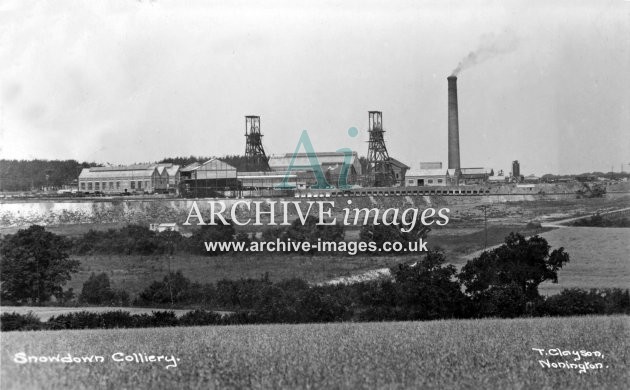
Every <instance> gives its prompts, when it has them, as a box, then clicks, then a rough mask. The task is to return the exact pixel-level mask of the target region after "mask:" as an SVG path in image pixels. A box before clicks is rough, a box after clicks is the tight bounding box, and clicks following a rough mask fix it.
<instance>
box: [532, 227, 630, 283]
mask: <svg viewBox="0 0 630 390" xmlns="http://www.w3.org/2000/svg"><path fill="white" fill-rule="evenodd" d="M542 236H543V237H544V238H545V239H547V241H548V242H549V245H551V246H552V247H553V248H558V247H561V246H563V247H564V248H565V250H566V251H567V252H568V253H569V255H570V256H571V261H569V263H568V264H566V265H565V266H564V267H563V268H562V269H561V270H560V271H559V272H558V275H559V280H558V283H557V284H553V283H544V284H542V285H541V286H540V291H541V293H544V294H553V293H556V292H559V291H560V290H561V289H563V288H573V287H576V288H585V289H590V288H604V287H617V288H628V287H629V286H630V256H629V255H628V254H629V253H630V229H628V228H596V227H571V228H563V229H556V230H553V231H550V232H547V233H544V234H542Z"/></svg>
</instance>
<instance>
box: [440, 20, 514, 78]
mask: <svg viewBox="0 0 630 390" xmlns="http://www.w3.org/2000/svg"><path fill="white" fill-rule="evenodd" d="M480 41H481V42H480V44H479V47H478V48H477V49H476V50H475V51H471V52H470V53H468V55H467V56H466V57H464V58H463V59H462V60H461V61H460V62H459V64H458V65H457V67H456V68H455V69H454V70H453V73H451V76H457V75H458V74H459V73H460V72H461V71H462V70H464V69H467V68H470V67H472V66H474V65H477V64H480V63H482V62H484V61H486V60H488V59H490V58H493V57H497V56H500V55H501V54H505V53H509V52H511V51H513V50H515V49H516V47H517V46H518V39H517V37H516V35H515V34H514V32H513V31H511V30H508V31H505V32H503V33H501V34H499V35H496V34H492V33H491V34H484V35H483V36H482V37H481V39H480Z"/></svg>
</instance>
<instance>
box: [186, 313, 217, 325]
mask: <svg viewBox="0 0 630 390" xmlns="http://www.w3.org/2000/svg"><path fill="white" fill-rule="evenodd" d="M220 323H221V315H220V314H217V313H214V312H211V311H206V310H195V311H190V312H188V313H186V314H184V315H183V316H182V317H181V318H180V319H179V324H180V325H182V326H203V325H217V324H220Z"/></svg>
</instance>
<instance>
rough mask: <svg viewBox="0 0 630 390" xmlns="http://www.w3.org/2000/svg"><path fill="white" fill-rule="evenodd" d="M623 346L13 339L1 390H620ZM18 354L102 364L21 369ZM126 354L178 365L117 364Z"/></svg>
mask: <svg viewBox="0 0 630 390" xmlns="http://www.w3.org/2000/svg"><path fill="white" fill-rule="evenodd" d="M629 340H630V318H629V317H628V316H614V317H565V318H537V319H515V320H494V319H490V320H465V321H464V320H462V321H456V320H450V321H434V322H399V323H340V324H306V325H264V326H225V327H191V328H152V329H127V330H123V329H120V330H118V329H115V330H79V331H46V332H9V333H3V334H2V352H1V355H0V356H1V357H0V362H1V363H2V364H1V373H2V388H3V389H5V390H8V389H27V388H63V389H85V388H94V387H97V386H98V387H100V388H111V389H118V388H129V389H131V388H134V389H136V388H138V389H172V388H191V389H218V388H222V389H223V388H321V389H328V388H347V389H358V388H433V389H445V388H448V389H458V388H476V389H485V388H496V389H506V388H547V389H552V388H553V389H566V388H571V389H603V388H606V389H624V388H627V387H626V386H627V384H628V381H629V380H630V370H628V362H629V361H630V345H628V344H629ZM532 348H538V349H541V350H542V351H543V352H538V351H536V350H533V349H532ZM556 348H559V349H560V350H561V351H588V352H590V353H591V356H585V355H581V356H580V358H579V360H575V359H577V357H576V355H570V356H555V355H556V352H555V349H556ZM550 350H551V351H550ZM20 352H24V353H25V356H27V357H28V356H37V357H41V356H43V357H50V356H53V357H54V356H56V355H57V354H60V356H61V357H67V356H68V353H69V354H70V355H71V357H73V358H79V359H80V358H81V357H91V356H92V355H95V356H102V357H103V359H102V361H98V362H97V361H93V362H91V363H89V362H78V363H63V362H37V363H35V362H33V363H24V364H18V363H16V361H15V358H16V354H18V353H20ZM596 352H597V353H599V355H598V354H597V353H596ZM117 353H119V354H117ZM133 353H136V354H140V355H142V356H145V355H146V357H147V359H148V357H149V356H151V355H154V356H160V355H164V356H167V357H169V359H175V361H176V365H177V366H176V367H169V368H168V369H167V368H166V366H167V365H171V366H172V365H173V363H170V362H167V361H164V360H162V361H156V362H147V361H145V362H137V361H131V362H127V361H124V358H123V357H124V356H132V358H131V359H134V358H133V355H132V354H133ZM541 353H542V354H543V355H541ZM578 353H579V352H578ZM544 354H547V355H544ZM38 359H39V358H38ZM114 359H119V360H120V359H122V360H123V361H114ZM541 360H542V361H543V363H540V362H539V361H541ZM18 361H24V360H19V359H18ZM547 363H548V364H549V366H547V365H546V364H547ZM558 363H563V364H566V365H567V366H566V367H561V366H557V367H556V368H554V367H553V366H552V364H556V365H557V364H558ZM585 363H588V364H586V365H585V366H584V367H585V370H584V371H585V372H582V373H580V371H581V369H580V368H579V366H577V364H585ZM570 364H576V366H575V367H572V366H571V365H570Z"/></svg>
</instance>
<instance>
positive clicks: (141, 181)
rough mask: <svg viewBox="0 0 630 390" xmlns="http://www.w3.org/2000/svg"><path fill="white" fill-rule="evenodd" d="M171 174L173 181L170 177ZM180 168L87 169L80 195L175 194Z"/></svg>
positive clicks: (157, 166) (169, 166)
mask: <svg viewBox="0 0 630 390" xmlns="http://www.w3.org/2000/svg"><path fill="white" fill-rule="evenodd" d="M169 171H170V172H172V174H173V177H172V178H171V176H169ZM178 171H179V166H177V165H173V164H135V165H121V166H110V167H93V168H84V169H83V170H82V171H81V174H80V175H79V191H81V192H88V193H95V192H101V193H104V194H131V193H154V192H167V191H169V190H171V191H175V190H176V188H177V184H178V183H177V181H178V180H179V173H178Z"/></svg>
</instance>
